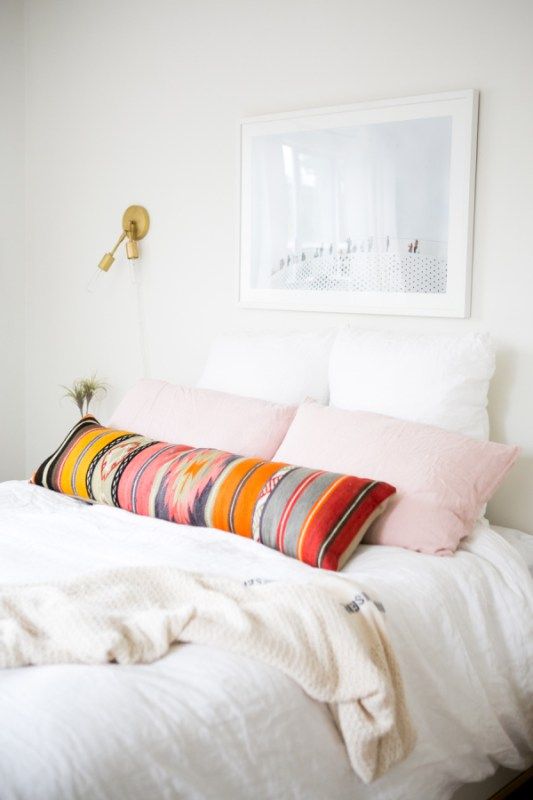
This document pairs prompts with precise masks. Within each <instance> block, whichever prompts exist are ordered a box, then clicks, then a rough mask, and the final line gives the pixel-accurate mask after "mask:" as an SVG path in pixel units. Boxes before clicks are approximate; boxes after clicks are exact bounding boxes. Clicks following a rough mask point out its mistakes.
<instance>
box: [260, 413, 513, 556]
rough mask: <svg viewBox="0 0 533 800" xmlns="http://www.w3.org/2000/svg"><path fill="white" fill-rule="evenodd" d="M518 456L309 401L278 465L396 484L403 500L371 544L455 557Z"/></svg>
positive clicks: (372, 534)
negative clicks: (454, 554)
mask: <svg viewBox="0 0 533 800" xmlns="http://www.w3.org/2000/svg"><path fill="white" fill-rule="evenodd" d="M517 455H518V448H517V447H509V446H507V445H503V444H495V443H494V442H480V441H477V440H476V439H471V438H470V437H468V436H462V435H461V434H458V433H451V432H449V431H445V430H443V429H441V428H435V427H433V426H432V425H421V424H419V423H416V422H405V421H403V420H398V419H393V418H392V417H385V416H382V415H381V414H371V413H369V412H367V411H342V410H340V409H337V408H332V407H329V406H322V405H319V404H318V403H315V402H313V401H310V400H308V401H306V402H305V403H304V404H303V405H302V406H300V408H299V409H298V412H297V413H296V416H295V418H294V421H293V423H292V425H291V427H290V428H289V430H288V433H287V436H286V437H285V439H284V440H283V443H282V444H281V447H280V448H279V450H278V451H277V453H276V454H275V456H274V459H275V460H276V461H287V462H289V463H293V464H302V465H303V466H306V467H311V468H313V469H324V470H328V471H332V472H342V473H346V474H348V475H376V476H377V477H378V478H379V480H380V481H386V482H387V483H391V484H393V485H394V486H396V489H397V494H396V496H395V497H393V498H391V501H390V505H389V507H388V510H387V511H386V512H385V513H384V514H383V515H382V517H381V518H380V519H379V520H377V521H376V522H375V523H374V525H373V526H372V528H371V529H370V531H369V532H368V533H367V535H366V537H365V542H370V543H372V544H387V545H396V546H398V547H406V548H408V549H409V550H419V551H421V552H422V553H435V554H437V555H450V554H451V553H453V552H454V551H455V550H456V549H457V546H458V544H459V542H460V540H461V539H462V538H464V537H465V536H468V535H469V534H470V533H471V532H472V529H473V526H474V523H475V521H476V519H477V517H478V515H479V511H480V509H481V508H482V506H483V505H484V503H486V502H487V501H488V500H489V498H490V497H491V495H492V494H493V493H494V492H495V491H496V489H497V488H498V486H499V485H500V483H501V482H502V481H503V479H504V477H505V475H506V474H507V472H508V471H509V470H510V468H511V466H512V465H513V463H514V462H515V460H516V457H517Z"/></svg>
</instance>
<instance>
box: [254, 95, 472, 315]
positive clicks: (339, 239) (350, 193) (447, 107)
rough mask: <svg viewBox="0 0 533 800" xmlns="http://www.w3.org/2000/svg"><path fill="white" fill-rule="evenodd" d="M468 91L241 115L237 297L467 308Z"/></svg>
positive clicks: (442, 310)
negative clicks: (240, 186)
mask: <svg viewBox="0 0 533 800" xmlns="http://www.w3.org/2000/svg"><path fill="white" fill-rule="evenodd" d="M477 110H478V93H477V92H476V91H474V90H467V91H458V92H446V93H442V94H435V95H425V96H422V97H405V98H401V99H396V100H381V101H377V102H372V103H358V104H357V105H350V106H341V107H336V108H318V109H314V110H310V111H298V112H294V113H286V114H276V115H273V116H268V117H257V118H254V119H247V120H244V121H243V122H242V128H241V131H242V140H241V147H242V195H241V253H240V303H241V304H242V305H244V306H248V307H250V306H252V307H259V308H282V309H283V308H284V309H301V310H306V309H307V310H310V311H311V310H313V311H344V312H360V313H365V314H416V315H426V316H442V317H466V316H468V315H469V313H470V286H471V264H472V228H473V212H474V180H475V161H476V136H477Z"/></svg>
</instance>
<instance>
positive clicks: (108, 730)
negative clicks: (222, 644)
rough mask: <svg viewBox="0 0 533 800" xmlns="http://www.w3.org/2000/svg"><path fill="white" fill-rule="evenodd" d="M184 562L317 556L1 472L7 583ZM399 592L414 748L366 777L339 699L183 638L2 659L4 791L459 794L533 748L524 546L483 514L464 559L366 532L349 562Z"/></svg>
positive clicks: (394, 797)
mask: <svg viewBox="0 0 533 800" xmlns="http://www.w3.org/2000/svg"><path fill="white" fill-rule="evenodd" d="M147 564H151V565H159V564H173V565H175V566H178V567H180V568H182V569H186V570H193V571H197V572H205V573H210V574H216V575H224V576H233V577H237V578H239V579H249V578H253V577H257V578H290V577H291V576H298V575H302V574H303V573H304V572H305V571H308V570H309V569H310V568H309V567H306V566H305V565H303V564H300V563H299V562H296V561H294V560H292V559H289V558H286V557H284V556H282V555H280V554H278V553H275V552H273V551H271V550H269V549H268V548H264V547H261V546H260V545H257V544H256V543H254V542H251V541H248V540H244V539H241V538H240V537H236V536H230V535H228V534H225V533H221V532H217V531H211V530H205V529H194V528H188V527H183V526H177V525H173V524H170V523H166V522H161V521H158V520H149V519H145V518H142V517H136V516H133V515H130V514H128V513H127V512H123V511H120V510H117V509H112V508H106V507H103V506H99V507H91V506H88V505H84V504H80V503H79V502H77V501H75V500H71V499H70V498H67V497H63V496H60V495H56V494H54V493H52V492H48V491H47V490H44V489H41V488H39V487H34V486H29V485H27V484H25V483H15V482H12V483H6V484H2V485H0V582H2V583H20V582H22V581H28V582H34V581H52V580H62V579H65V578H72V577H74V576H75V575H79V574H82V573H84V572H87V571H94V570H95V569H100V568H111V567H115V566H128V565H131V566H133V565H147ZM346 571H348V572H349V573H353V574H354V578H356V580H357V584H358V585H359V586H363V587H364V588H365V590H366V591H367V593H368V594H369V595H370V596H371V597H372V598H374V599H377V600H379V601H381V602H382V603H383V604H384V606H385V609H386V618H387V622H388V629H389V634H390V637H391V639H392V642H393V645H394V647H395V652H396V655H397V657H398V660H399V662H400V666H401V669H402V674H403V678H404V683H405V686H406V692H407V704H408V707H409V710H410V712H411V716H412V718H413V721H414V724H415V727H416V729H417V734H418V744H417V746H416V748H415V751H414V752H413V754H412V755H411V756H410V757H409V758H408V759H407V760H406V761H405V762H403V763H402V764H400V765H398V766H397V767H395V768H393V769H392V770H391V771H390V772H389V773H387V774H386V775H385V776H383V777H382V778H380V779H379V780H378V781H377V782H375V783H373V784H371V785H370V786H368V787H365V786H364V785H363V784H362V783H361V782H360V781H359V780H358V779H357V777H356V776H355V775H354V773H353V772H352V770H351V768H350V764H349V761H348V757H347V754H346V751H345V748H344V746H343V744H342V742H341V739H340V736H339V733H338V731H337V729H336V727H335V725H334V722H333V719H332V717H331V714H330V711H329V709H328V708H327V707H326V706H325V705H322V704H320V703H317V702H315V701H313V700H311V699H310V698H309V697H308V696H307V695H305V694H304V693H303V691H302V690H301V689H299V688H298V686H297V685H296V684H295V683H294V682H292V681H291V680H290V679H289V678H287V677H285V676H284V675H283V674H282V673H281V672H279V671H277V670H276V669H274V668H271V667H267V666H265V665H264V664H261V663H259V662H257V661H253V660H251V659H249V658H245V657H243V656H237V655H234V654H230V653H228V652H225V651H224V650H219V649H215V648H208V647H201V646H198V645H180V646H178V647H176V648H175V649H174V650H173V651H172V652H171V654H170V655H169V656H167V657H165V658H163V659H162V660H161V661H158V662H156V663H155V664H151V665H147V666H118V665H109V666H101V667H100V666H90V667H87V666H73V665H65V666H50V667H38V668H24V669H17V670H7V671H4V672H2V673H1V674H0V719H1V724H0V798H1V800H78V799H79V798H85V799H86V800H115V799H116V800H125V798H128V800H160V799H161V800H163V799H165V800H166V798H173V799H174V798H217V800H223V799H224V798H250V797H254V798H257V800H261V799H262V798H302V800H303V799H304V798H305V800H313V799H314V798H317V800H318V798H320V799H321V800H322V799H323V798H333V797H335V798H339V799H340V800H342V799H343V798H350V799H353V800H368V798H372V800H400V798H406V797H410V798H413V800H437V799H438V800H444V798H449V797H450V796H451V794H452V792H453V790H454V788H455V787H456V786H457V785H458V784H460V783H463V782H467V781H473V780H481V779H482V778H484V777H485V776H487V775H490V774H491V773H492V772H493V771H494V769H495V767H496V765H497V764H503V765H505V766H508V767H511V768H515V769H523V768H525V766H526V765H527V764H528V763H529V762H530V761H531V760H532V759H533V756H532V751H533V703H532V687H533V682H532V675H531V665H532V664H531V662H532V650H531V648H532V642H533V627H532V626H533V623H532V607H533V606H532V596H533V588H532V582H531V578H530V576H529V574H528V571H527V567H526V564H525V561H524V559H523V558H522V557H521V556H520V555H519V554H518V552H517V551H516V550H515V549H514V548H513V547H512V546H511V545H509V544H508V543H507V542H506V541H505V540H504V539H503V538H502V537H501V536H500V535H499V534H498V533H495V532H493V531H491V530H490V529H488V528H487V527H485V526H483V525H479V526H478V528H477V529H476V531H475V533H474V535H473V536H472V537H471V538H470V539H469V540H468V541H467V542H465V544H464V546H463V548H462V549H461V551H460V552H459V553H457V554H456V555H455V556H454V557H453V558H439V557H436V556H423V555H420V554H416V553H411V552H408V551H404V550H400V549H396V548H387V547H369V546H362V547H360V548H359V550H358V551H357V554H356V555H355V557H354V558H353V559H352V561H351V562H350V564H349V565H348V567H347V568H346V570H345V572H346Z"/></svg>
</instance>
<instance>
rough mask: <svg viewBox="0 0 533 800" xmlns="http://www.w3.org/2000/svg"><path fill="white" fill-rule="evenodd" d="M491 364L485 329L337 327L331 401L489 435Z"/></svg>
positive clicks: (480, 436)
mask: <svg viewBox="0 0 533 800" xmlns="http://www.w3.org/2000/svg"><path fill="white" fill-rule="evenodd" d="M494 362H495V358H494V349H493V347H492V344H491V341H490V337H489V336H488V335H487V334H479V333H468V334H464V335H460V336H457V335H445V334H443V335H434V334H433V335H427V334H426V335H424V334H412V333H400V332H398V331H394V332H393V331H364V330H356V329H351V328H347V329H345V330H342V331H339V334H338V336H337V338H336V340H335V343H334V345H333V348H332V352H331V358H330V365H329V391H330V405H332V406H337V407H338V408H345V409H349V410H351V411H356V410H357V411H373V412H375V413H378V414H386V415H387V416H390V417H398V418H399V419H406V420H410V421H412V422H422V423H426V424H428V425H437V426H438V427H440V428H445V429H446V430H449V431H455V432H456V433H462V434H464V435H465V436H473V437H475V438H476V439H488V436H489V419H488V414H487V392H488V388H489V381H490V379H491V377H492V374H493V372H494Z"/></svg>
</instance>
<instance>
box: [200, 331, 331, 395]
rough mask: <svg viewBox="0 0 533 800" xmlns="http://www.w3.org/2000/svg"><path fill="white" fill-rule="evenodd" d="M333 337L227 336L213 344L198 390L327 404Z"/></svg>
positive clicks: (320, 334) (243, 334)
mask: <svg viewBox="0 0 533 800" xmlns="http://www.w3.org/2000/svg"><path fill="white" fill-rule="evenodd" d="M333 337H334V334H333V332H331V331H327V332H320V333H300V332H298V333H270V332H268V333H251V332H250V333H249V332H244V333H228V334H225V335H222V336H219V337H218V338H217V339H215V341H214V342H213V345H212V346H211V350H210V353H209V356H208V359H207V364H206V365H205V368H204V371H203V373H202V376H201V378H200V380H199V381H198V383H197V386H198V387H199V388H202V389H214V390H216V391H219V392H230V393H232V394H239V395H244V396H246V397H258V398H261V399H262V400H270V401H271V402H274V403H288V404H291V405H292V404H297V403H301V402H302V401H303V400H305V398H306V397H311V398H313V399H314V400H318V401H319V402H322V403H327V401H328V363H329V354H330V350H331V346H332V343H333Z"/></svg>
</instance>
